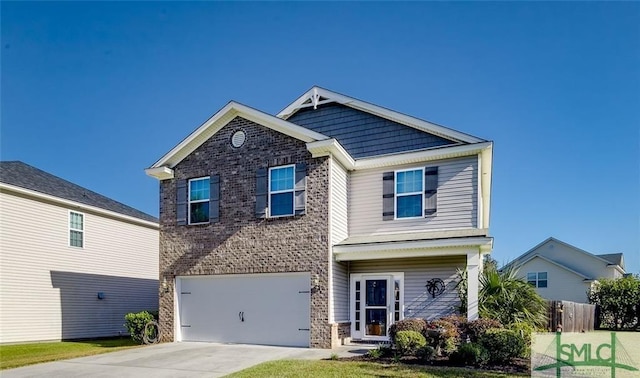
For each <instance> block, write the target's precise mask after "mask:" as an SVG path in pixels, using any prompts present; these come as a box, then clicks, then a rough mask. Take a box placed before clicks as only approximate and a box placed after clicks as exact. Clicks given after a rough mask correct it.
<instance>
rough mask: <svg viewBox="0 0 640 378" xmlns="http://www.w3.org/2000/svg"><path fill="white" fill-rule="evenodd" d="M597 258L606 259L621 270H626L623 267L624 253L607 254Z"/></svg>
mask: <svg viewBox="0 0 640 378" xmlns="http://www.w3.org/2000/svg"><path fill="white" fill-rule="evenodd" d="M596 256H598V257H600V258H601V259H605V260H607V261H609V262H610V263H612V264H615V265H619V266H620V267H621V268H624V266H622V253H606V254H603V255H596Z"/></svg>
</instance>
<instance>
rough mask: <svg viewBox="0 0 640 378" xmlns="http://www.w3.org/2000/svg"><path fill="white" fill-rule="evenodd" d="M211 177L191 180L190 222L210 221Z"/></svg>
mask: <svg viewBox="0 0 640 378" xmlns="http://www.w3.org/2000/svg"><path fill="white" fill-rule="evenodd" d="M209 189H210V184H209V177H203V178H197V179H192V180H189V224H197V223H208V222H209V195H210V193H209Z"/></svg>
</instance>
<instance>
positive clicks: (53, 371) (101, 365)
mask: <svg viewBox="0 0 640 378" xmlns="http://www.w3.org/2000/svg"><path fill="white" fill-rule="evenodd" d="M367 349H368V348H367V347H365V348H363V347H362V346H355V347H347V346H345V347H340V348H337V349H332V350H328V349H307V348H286V347H274V346H262V345H241V344H213V343H190V342H184V343H167V344H159V345H151V346H147V347H142V348H136V349H129V350H123V351H118V352H113V353H105V354H100V355H96V356H89V357H81V358H74V359H71V360H64V361H56V362H48V363H43V364H38V365H31V366H25V367H21V368H16V369H10V370H3V371H2V372H1V373H0V375H1V376H2V378H19V377H20V378H22V377H118V378H128V377H136V378H138V377H222V376H225V375H227V374H231V373H233V372H236V371H240V370H243V369H246V368H248V367H251V366H254V365H257V364H260V363H262V362H266V361H273V360H281V359H323V358H329V357H330V356H331V355H332V354H337V355H339V356H341V357H342V356H345V357H346V356H355V355H357V354H363V353H366V351H367Z"/></svg>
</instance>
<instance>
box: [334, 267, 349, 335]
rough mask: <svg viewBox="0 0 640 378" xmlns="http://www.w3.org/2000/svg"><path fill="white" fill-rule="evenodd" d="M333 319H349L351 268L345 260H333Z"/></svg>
mask: <svg viewBox="0 0 640 378" xmlns="http://www.w3.org/2000/svg"><path fill="white" fill-rule="evenodd" d="M332 272H333V280H332V283H331V284H332V285H333V321H334V322H343V321H349V269H348V265H347V263H345V262H337V261H332Z"/></svg>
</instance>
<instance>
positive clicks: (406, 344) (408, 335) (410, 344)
mask: <svg viewBox="0 0 640 378" xmlns="http://www.w3.org/2000/svg"><path fill="white" fill-rule="evenodd" d="M426 345H427V340H425V338H424V336H422V334H421V333H419V332H416V331H399V332H398V333H397V334H396V347H397V348H398V352H400V354H401V355H402V356H415V355H416V354H417V353H418V351H419V350H420V349H422V348H424V347H425V346H426Z"/></svg>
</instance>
